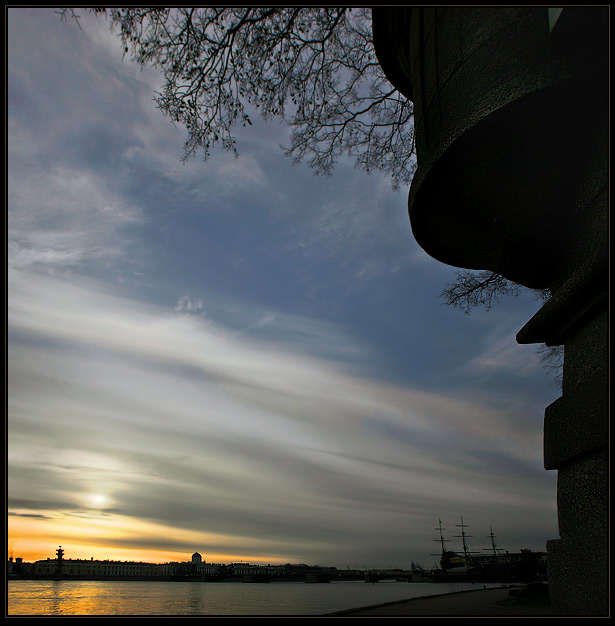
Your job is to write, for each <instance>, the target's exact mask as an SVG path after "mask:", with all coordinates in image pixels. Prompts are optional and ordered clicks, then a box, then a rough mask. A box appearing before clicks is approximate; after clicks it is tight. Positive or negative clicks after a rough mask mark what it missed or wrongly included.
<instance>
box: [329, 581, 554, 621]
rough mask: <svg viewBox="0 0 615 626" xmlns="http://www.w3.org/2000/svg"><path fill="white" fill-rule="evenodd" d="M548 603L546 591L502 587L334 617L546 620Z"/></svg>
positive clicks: (432, 597)
mask: <svg viewBox="0 0 615 626" xmlns="http://www.w3.org/2000/svg"><path fill="white" fill-rule="evenodd" d="M552 615H553V612H552V609H551V603H550V602H549V596H548V592H547V590H546V586H545V588H542V589H541V588H533V589H532V588H530V587H503V588H498V589H479V590H473V591H459V592H457V593H450V594H446V595H438V596H426V597H421V598H412V599H410V600H403V601H400V602H390V603H387V604H382V605H379V606H371V607H364V608H356V609H349V610H347V611H340V612H338V613H333V614H330V616H335V617H363V616H364V617H376V616H382V617H394V616H398V617H401V616H460V617H461V616H465V617H469V616H474V617H487V616H489V617H514V616H525V617H530V616H534V617H548V616H552Z"/></svg>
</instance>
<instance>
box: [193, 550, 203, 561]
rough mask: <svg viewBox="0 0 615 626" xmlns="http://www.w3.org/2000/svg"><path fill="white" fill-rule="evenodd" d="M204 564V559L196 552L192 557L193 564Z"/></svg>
mask: <svg viewBox="0 0 615 626" xmlns="http://www.w3.org/2000/svg"><path fill="white" fill-rule="evenodd" d="M202 562H203V557H202V556H201V555H200V554H199V553H198V552H195V553H194V554H193V555H192V563H202Z"/></svg>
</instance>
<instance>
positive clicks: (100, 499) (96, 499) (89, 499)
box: [83, 493, 111, 509]
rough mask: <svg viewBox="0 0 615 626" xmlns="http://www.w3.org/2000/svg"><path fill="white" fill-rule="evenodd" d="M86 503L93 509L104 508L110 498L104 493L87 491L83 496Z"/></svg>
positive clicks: (109, 501)
mask: <svg viewBox="0 0 615 626" xmlns="http://www.w3.org/2000/svg"><path fill="white" fill-rule="evenodd" d="M83 499H84V500H85V501H86V503H87V504H88V505H89V506H91V507H92V508H95V509H104V508H105V507H106V506H108V505H109V504H110V503H111V498H109V496H107V495H105V494H104V493H88V494H86V495H85V496H83Z"/></svg>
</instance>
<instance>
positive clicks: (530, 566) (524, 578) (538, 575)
mask: <svg viewBox="0 0 615 626" xmlns="http://www.w3.org/2000/svg"><path fill="white" fill-rule="evenodd" d="M460 519H461V523H460V524H455V526H456V527H457V528H461V532H460V534H458V535H453V537H455V538H459V539H461V549H460V550H456V551H455V550H450V549H448V548H447V546H446V544H447V543H449V541H450V540H449V539H445V538H444V530H445V529H444V528H443V527H442V520H440V519H438V526H437V527H436V530H437V531H438V532H439V537H438V538H437V539H434V541H436V542H438V543H439V544H440V546H441V552H440V553H439V556H440V567H439V568H436V569H435V570H434V572H433V575H434V579H435V580H438V581H451V580H466V581H475V582H528V581H535V580H546V579H547V564H546V556H547V555H546V552H534V551H532V550H527V549H522V550H520V551H519V552H508V551H503V550H501V549H499V548H498V547H497V544H496V543H495V534H494V532H493V527H491V526H490V527H489V535H487V536H488V537H489V538H490V540H491V546H490V547H489V548H486V549H485V550H483V553H482V554H481V553H480V552H476V551H473V550H471V549H470V545H469V543H468V539H470V538H471V537H472V535H469V534H468V533H467V532H466V529H467V528H469V526H468V524H466V523H465V522H464V519H463V515H462V516H460ZM484 552H487V554H484Z"/></svg>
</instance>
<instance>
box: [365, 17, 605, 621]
mask: <svg viewBox="0 0 615 626" xmlns="http://www.w3.org/2000/svg"><path fill="white" fill-rule="evenodd" d="M609 11H610V8H609V7H608V6H604V7H600V6H591V7H564V8H558V9H554V8H547V7H533V6H520V7H480V6H479V7H450V6H449V7H398V8H392V7H390V8H383V9H374V11H373V16H374V42H375V45H376V52H377V54H378V58H379V61H380V63H381V65H382V67H383V69H384V71H385V73H386V75H387V76H388V77H389V79H390V80H391V82H392V83H393V84H394V85H395V87H397V89H398V90H399V91H400V92H402V93H403V94H404V95H406V96H407V97H408V98H409V99H410V100H412V102H413V103H414V107H415V134H416V147H417V156H418V169H417V172H416V175H415V177H414V180H413V182H412V186H411V189H410V195H409V212H410V222H411V225H412V230H413V233H414V236H415V237H416V239H417V241H418V243H419V244H420V245H421V246H422V247H423V248H424V250H425V251H426V252H428V253H429V254H430V255H431V256H433V257H435V258H436V259H438V260H440V261H442V262H444V263H448V264H450V265H454V266H457V267H462V268H467V269H488V270H493V271H496V272H498V273H499V274H501V275H503V276H504V277H506V278H508V279H510V280H512V281H514V282H517V283H519V284H521V285H525V286H527V287H530V288H541V289H544V288H547V289H549V290H550V292H551V296H552V297H551V299H550V300H549V301H548V302H547V303H546V304H545V305H544V306H543V308H542V309H541V310H540V311H539V312H538V313H537V314H536V315H535V316H534V317H533V318H532V319H531V320H530V321H529V322H528V323H527V324H526V325H525V326H524V328H523V329H521V330H520V331H519V333H518V335H517V340H518V341H519V342H520V343H546V344H547V345H564V349H565V362H564V374H563V386H562V397H560V398H559V399H558V400H557V401H556V402H554V403H553V404H552V405H551V406H549V407H548V408H547V410H546V413H545V436H544V459H545V467H546V468H547V469H556V470H558V496H557V498H558V521H559V532H560V539H556V540H553V541H550V542H548V544H547V551H548V555H549V579H550V592H551V599H552V603H553V605H554V607H555V610H556V612H557V613H558V614H560V615H606V614H607V612H608V449H607V448H608V400H609V390H608V195H607V194H608V169H609V162H608V157H609V152H608V146H609V136H608V129H609V110H608V102H609V74H608V71H609V19H610V14H609Z"/></svg>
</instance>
